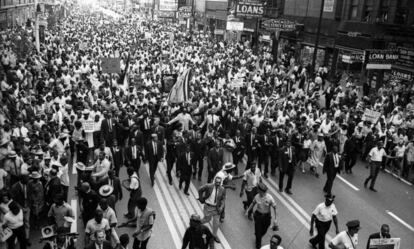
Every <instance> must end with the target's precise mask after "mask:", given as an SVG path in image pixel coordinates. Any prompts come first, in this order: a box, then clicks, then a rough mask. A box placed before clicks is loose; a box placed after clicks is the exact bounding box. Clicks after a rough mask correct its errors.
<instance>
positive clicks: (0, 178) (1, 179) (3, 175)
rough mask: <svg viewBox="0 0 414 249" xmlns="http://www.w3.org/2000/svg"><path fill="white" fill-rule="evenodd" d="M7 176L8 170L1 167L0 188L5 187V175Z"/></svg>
mask: <svg viewBox="0 0 414 249" xmlns="http://www.w3.org/2000/svg"><path fill="white" fill-rule="evenodd" d="M6 176H7V172H6V171H5V170H4V169H0V190H2V189H3V188H4V177H6Z"/></svg>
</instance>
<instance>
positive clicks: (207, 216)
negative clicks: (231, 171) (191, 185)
mask: <svg viewBox="0 0 414 249" xmlns="http://www.w3.org/2000/svg"><path fill="white" fill-rule="evenodd" d="M221 183H222V179H221V178H220V177H216V178H215V179H214V183H207V184H205V185H204V186H202V187H201V188H200V189H199V190H198V200H199V201H200V202H201V203H203V204H204V208H203V213H204V218H203V219H202V220H201V223H202V224H204V223H208V222H210V220H211V219H213V227H212V228H213V234H214V236H217V231H218V228H219V219H220V214H221V213H222V211H223V209H224V202H225V200H226V191H225V189H224V187H223V186H222V184H221Z"/></svg>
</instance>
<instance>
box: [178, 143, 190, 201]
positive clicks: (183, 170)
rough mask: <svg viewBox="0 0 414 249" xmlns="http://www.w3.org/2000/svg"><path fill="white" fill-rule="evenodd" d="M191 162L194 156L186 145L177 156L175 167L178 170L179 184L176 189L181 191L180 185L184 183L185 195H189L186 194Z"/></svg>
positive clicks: (188, 185)
mask: <svg viewBox="0 0 414 249" xmlns="http://www.w3.org/2000/svg"><path fill="white" fill-rule="evenodd" d="M193 160H194V154H193V153H192V152H191V150H190V145H186V149H185V151H184V152H181V153H180V155H178V157H177V163H176V167H178V168H179V169H180V183H179V184H178V188H179V189H182V185H183V183H184V194H185V195H190V194H189V193H188V188H189V187H190V181H191V175H192V170H193V169H192V163H193V162H192V161H193Z"/></svg>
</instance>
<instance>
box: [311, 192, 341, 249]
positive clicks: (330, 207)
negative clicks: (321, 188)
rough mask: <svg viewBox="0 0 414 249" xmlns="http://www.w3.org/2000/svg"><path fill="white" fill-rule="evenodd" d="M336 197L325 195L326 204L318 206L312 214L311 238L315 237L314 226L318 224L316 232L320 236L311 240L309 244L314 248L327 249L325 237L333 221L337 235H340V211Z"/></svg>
mask: <svg viewBox="0 0 414 249" xmlns="http://www.w3.org/2000/svg"><path fill="white" fill-rule="evenodd" d="M334 200H335V196H334V195H325V202H322V203H320V204H319V205H317V206H316V208H315V210H314V211H313V212H312V218H311V224H310V232H309V233H310V236H313V228H314V224H316V231H317V232H318V234H317V235H316V236H314V237H312V238H311V239H310V240H309V243H310V244H311V245H312V247H313V248H318V249H325V236H326V234H327V233H328V231H329V228H330V227H331V223H332V221H333V222H334V225H335V232H336V234H338V233H339V229H338V219H337V218H336V216H337V215H338V210H336V207H335V204H334V203H333V202H334Z"/></svg>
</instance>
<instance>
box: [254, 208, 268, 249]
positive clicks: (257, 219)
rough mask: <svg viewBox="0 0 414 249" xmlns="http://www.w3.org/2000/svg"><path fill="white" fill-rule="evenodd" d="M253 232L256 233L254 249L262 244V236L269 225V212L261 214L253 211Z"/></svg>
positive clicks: (257, 248)
mask: <svg viewBox="0 0 414 249" xmlns="http://www.w3.org/2000/svg"><path fill="white" fill-rule="evenodd" d="M253 218H254V234H255V235H256V249H260V247H261V246H262V237H263V236H264V235H265V234H266V232H267V229H269V226H270V219H271V215H270V213H267V214H262V213H260V212H258V211H256V212H254V215H253Z"/></svg>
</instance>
